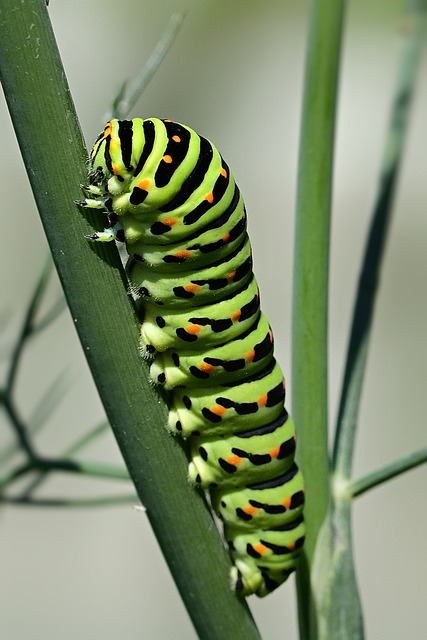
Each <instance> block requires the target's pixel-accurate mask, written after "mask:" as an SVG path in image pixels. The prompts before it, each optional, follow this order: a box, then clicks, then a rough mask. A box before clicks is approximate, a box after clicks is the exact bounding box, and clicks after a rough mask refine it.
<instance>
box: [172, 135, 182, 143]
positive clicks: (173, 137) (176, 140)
mask: <svg viewBox="0 0 427 640" xmlns="http://www.w3.org/2000/svg"><path fill="white" fill-rule="evenodd" d="M172 140H173V141H174V142H181V138H180V137H179V136H172Z"/></svg>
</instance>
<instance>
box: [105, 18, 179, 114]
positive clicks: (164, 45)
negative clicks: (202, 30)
mask: <svg viewBox="0 0 427 640" xmlns="http://www.w3.org/2000/svg"><path fill="white" fill-rule="evenodd" d="M184 18H185V13H173V14H172V16H171V19H170V21H169V24H168V26H167V27H166V29H165V30H164V32H163V33H162V36H161V38H160V40H159V41H158V43H157V44H156V46H155V48H154V50H153V52H152V54H151V55H150V57H149V58H148V60H147V62H146V63H145V64H144V65H143V67H142V69H141V72H140V73H139V74H138V75H137V76H136V77H135V78H132V79H131V80H128V81H127V82H125V83H124V85H123V87H122V89H121V91H120V93H119V95H118V96H117V97H116V98H115V100H114V101H113V104H112V108H111V111H110V112H109V113H108V115H107V117H106V120H110V119H111V118H118V119H119V120H120V119H123V118H126V117H127V116H128V115H129V111H130V110H131V109H132V108H133V107H134V105H135V104H136V102H137V101H138V100H139V98H140V97H141V95H142V94H143V92H144V91H145V89H146V87H147V85H148V83H149V82H150V80H151V78H152V77H153V76H154V74H155V73H156V71H157V69H158V68H159V66H160V64H161V62H162V60H163V58H164V57H165V56H166V54H167V52H168V51H169V49H170V47H171V46H172V44H173V42H174V40H175V38H176V36H177V35H178V31H179V30H180V28H181V25H182V23H183V22H184Z"/></svg>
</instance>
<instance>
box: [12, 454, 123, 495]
mask: <svg viewBox="0 0 427 640" xmlns="http://www.w3.org/2000/svg"><path fill="white" fill-rule="evenodd" d="M33 471H40V472H42V473H46V472H48V471H62V472H65V473H78V474H82V475H85V476H91V477H95V478H107V479H110V480H129V479H130V478H129V473H128V472H127V470H126V469H125V468H123V467H115V466H112V465H108V464H104V463H96V462H80V461H77V460H72V459H68V460H67V459H65V458H60V459H57V460H54V459H49V458H34V459H33V460H31V461H30V462H26V463H25V464H23V465H21V466H20V467H18V468H17V469H14V470H13V471H11V472H9V473H8V474H6V475H5V476H4V477H3V478H1V479H0V490H1V489H4V487H6V486H8V485H9V484H11V483H12V482H14V481H15V480H18V478H22V476H25V475H27V474H28V473H32V472H33Z"/></svg>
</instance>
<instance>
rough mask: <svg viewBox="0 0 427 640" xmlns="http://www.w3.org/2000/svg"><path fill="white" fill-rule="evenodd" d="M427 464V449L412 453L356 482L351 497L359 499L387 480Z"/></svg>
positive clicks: (349, 490) (350, 487)
mask: <svg viewBox="0 0 427 640" xmlns="http://www.w3.org/2000/svg"><path fill="white" fill-rule="evenodd" d="M426 462H427V447H425V448H424V449H420V450H419V451H414V453H410V454H409V455H407V456H404V457H402V458H400V459H399V460H395V461H394V462H391V463H390V464H386V465H384V466H383V467H380V468H379V469H376V470H375V471H372V472H371V473H368V474H366V476H363V477H362V478H359V479H358V480H355V481H354V482H353V483H351V485H350V486H349V489H348V494H349V496H352V497H353V498H357V497H358V496H361V495H362V494H364V493H365V492H366V491H369V489H373V488H374V487H378V486H379V485H381V484H383V483H384V482H387V480H391V479H392V478H395V477H396V476H398V475H400V474H402V473H405V471H410V470H411V469H415V468H416V467H418V466H419V465H420V464H425V463H426Z"/></svg>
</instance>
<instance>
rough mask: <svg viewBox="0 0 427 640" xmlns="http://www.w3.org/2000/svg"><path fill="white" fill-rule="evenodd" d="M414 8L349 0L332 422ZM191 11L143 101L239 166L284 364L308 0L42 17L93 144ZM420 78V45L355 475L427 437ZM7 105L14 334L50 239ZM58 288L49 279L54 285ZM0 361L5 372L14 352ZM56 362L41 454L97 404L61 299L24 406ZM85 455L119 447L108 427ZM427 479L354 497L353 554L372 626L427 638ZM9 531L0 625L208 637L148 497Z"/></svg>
mask: <svg viewBox="0 0 427 640" xmlns="http://www.w3.org/2000/svg"><path fill="white" fill-rule="evenodd" d="M402 6H403V3H402V2H400V1H397V0H387V1H383V2H378V1H377V2H374V3H372V2H369V1H367V0H365V1H363V2H360V1H359V2H354V3H351V5H350V7H349V11H348V15H347V20H346V32H345V42H344V48H343V58H342V69H341V73H342V81H341V91H340V99H339V117H338V128H337V144H336V152H337V154H336V168H335V174H336V182H335V189H334V211H333V235H332V256H331V292H330V302H331V307H330V309H331V310H330V410H331V424H333V421H334V417H335V415H336V408H337V399H338V394H339V389H340V379H341V375H342V369H343V362H344V355H345V349H346V340H347V335H348V328H349V322H350V318H351V312H352V303H353V296H354V289H355V283H356V281H357V274H358V267H359V264H360V260H361V256H362V252H363V245H364V237H365V234H366V228H367V223H368V220H369V215H370V211H371V207H372V202H373V199H374V196H375V192H376V185H377V175H378V167H379V162H380V157H381V151H382V142H383V137H384V131H385V128H386V125H387V118H388V113H389V105H390V96H391V93H392V89H393V80H394V77H395V69H396V61H397V57H398V54H399V51H400V47H401V38H402V33H403V32H404V29H405V24H404V22H402V20H401V10H402ZM184 9H188V13H187V17H186V19H185V22H184V25H183V27H182V28H181V30H180V32H179V34H178V37H177V39H176V41H175V44H174V45H173V48H172V50H171V52H170V53H169V55H168V56H167V58H166V60H165V61H164V62H163V63H162V65H161V67H160V69H159V70H158V72H157V73H156V76H155V77H154V79H153V81H152V82H151V84H150V85H149V87H148V89H147V90H146V92H145V94H144V96H143V98H142V99H141V100H140V102H139V104H138V106H137V107H136V108H135V109H134V110H133V115H138V116H142V117H148V116H159V117H169V118H172V119H174V120H178V121H181V122H183V123H185V124H188V125H190V126H191V127H193V128H194V129H196V130H197V131H198V132H199V133H201V134H203V135H205V136H206V137H208V138H210V139H211V140H213V141H214V143H215V144H216V145H217V146H218V147H219V149H220V150H221V152H222V154H223V155H224V157H225V158H226V159H227V161H228V163H229V164H230V166H231V167H232V168H233V171H234V174H235V176H236V178H237V180H238V183H239V186H240V187H241V189H242V191H243V193H244V195H245V200H246V205H247V208H248V213H249V227H250V233H251V239H252V243H253V247H254V255H255V269H256V273H257V277H258V280H259V282H260V287H261V292H262V299H263V306H264V310H265V311H266V312H267V315H268V317H269V319H270V322H271V324H272V326H273V329H274V331H275V338H276V345H277V346H276V349H277V356H278V359H279V360H280V361H281V363H282V365H283V366H284V369H285V372H286V371H287V372H288V378H289V375H290V301H291V298H290V292H291V278H292V241H293V226H294V220H293V218H294V207H295V182H296V166H297V145H298V133H299V119H300V108H301V97H302V77H303V63H304V46H305V39H306V31H307V18H308V11H309V6H308V3H301V2H298V1H297V0H285V1H284V2H283V0H267V1H266V2H260V1H259V0H258V1H256V0H233V1H232V0H228V1H227V0H217V1H216V2H212V1H209V0H181V1H180V2H178V1H176V0H163V2H161V3H155V4H154V3H151V2H148V1H146V0H139V1H136V0H134V1H130V0H125V1H123V2H121V3H118V2H113V1H112V0H102V1H101V0H92V1H91V2H90V3H88V2H84V0H74V1H73V2H72V3H71V2H65V0H53V1H52V2H51V6H50V14H51V18H52V22H53V26H54V30H55V32H56V36H57V40H58V44H59V48H60V51H61V55H62V58H63V63H64V66H65V70H66V73H67V75H68V80H69V83H70V87H71V91H72V94H73V96H74V100H75V104H76V108H77V111H78V114H79V117H80V121H81V125H82V128H83V131H84V134H85V137H86V140H87V142H88V145H90V144H91V143H92V142H93V140H94V138H95V136H96V135H97V134H98V133H99V131H100V130H101V128H102V127H103V124H104V116H103V114H104V113H105V112H106V110H107V109H108V106H109V104H110V103H111V100H112V98H113V96H114V95H115V94H116V92H117V90H118V88H119V87H120V85H121V83H122V81H123V80H124V79H125V78H128V77H132V76H133V75H134V74H136V73H137V72H138V70H139V69H140V67H141V65H142V64H143V63H144V61H145V60H146V59H147V57H148V56H149V54H150V53H151V51H152V49H153V47H154V46H155V44H156V42H157V40H158V39H159V37H160V35H161V33H162V31H163V29H164V28H165V27H166V25H167V23H168V21H169V18H170V16H171V14H172V13H173V12H174V11H181V10H184ZM426 78H427V68H426V59H425V56H424V64H423V67H422V69H421V78H420V83H419V87H418V91H417V94H416V97H415V103H414V109H413V119H412V124H411V127H410V133H409V139H408V144H407V149H406V154H405V158H404V164H403V168H402V174H401V179H400V183H399V190H398V194H397V199H396V207H395V218H394V221H393V225H392V229H391V233H390V237H389V244H388V248H387V253H386V259H385V264H384V271H383V277H382V281H381V288H380V293H379V298H378V305H377V310H376V315H375V326H374V331H373V336H372V344H371V351H370V357H369V366H368V372H367V379H366V384H365V392H364V398H363V406H362V411H361V416H360V418H361V420H360V433H359V436H358V440H357V452H356V464H355V472H356V475H357V476H359V475H360V474H363V473H365V472H367V471H369V470H372V469H373V468H376V467H377V466H379V465H381V464H384V463H386V462H387V461H390V460H392V459H394V458H396V457H398V456H400V455H401V454H403V453H409V452H410V451H412V450H414V449H416V448H417V447H419V446H422V445H423V446H425V426H424V424H423V422H424V420H423V418H424V416H425V414H426V411H427V394H426V393H425V390H424V387H425V382H426V373H425V362H426V361H427V344H426V340H425V326H426V319H427V304H426V282H425V273H426V268H427V255H426V251H425V248H424V247H425V240H426V231H427V220H426V216H425V208H426V202H427V181H426V180H425V177H424V176H425V149H426V146H427V135H426V127H425V117H424V114H425V112H426V104H427V89H426ZM0 118H1V132H2V133H1V141H2V153H1V154H0V165H1V168H0V180H1V187H0V188H1V193H2V213H1V215H2V230H3V234H2V235H3V242H2V252H1V262H0V264H1V272H2V284H1V305H0V312H3V311H5V310H9V311H10V314H11V315H10V317H9V322H8V323H7V324H6V326H5V327H4V329H3V331H2V336H1V342H0V346H1V347H3V346H4V345H7V344H10V343H11V342H12V341H13V339H14V337H15V336H16V333H17V331H18V330H19V326H20V322H21V319H22V314H23V310H24V308H25V304H26V301H27V300H28V298H29V295H30V292H31V290H32V288H33V286H34V283H35V280H36V277H37V273H38V271H39V269H40V268H41V266H42V264H43V261H44V256H45V255H46V252H47V245H46V241H45V239H44V235H43V231H42V228H41V224H40V221H39V218H38V216H37V212H36V210H35V206H34V202H33V199H32V195H31V191H30V188H29V186H28V182H27V177H26V174H25V171H24V167H23V164H22V160H21V159H20V155H19V150H18V147H17V144H16V141H15V138H14V134H13V130H12V127H11V124H10V120H9V116H8V113H7V109H6V106H5V103H4V100H2V101H1V103H0ZM76 215H79V214H78V212H77V210H76ZM57 286H58V285H57V284H56V285H53V286H52V291H51V297H52V298H54V297H55V287H57ZM0 365H2V371H3V370H4V366H3V365H4V363H3V362H1V363H0ZM64 368H65V369H69V370H71V372H72V373H73V374H74V377H75V382H74V384H73V385H72V387H71V388H70V391H69V393H68V394H67V396H66V398H65V400H64V401H63V402H62V403H61V405H60V406H59V407H58V409H57V411H56V412H55V413H54V414H53V415H52V417H51V418H50V419H49V422H48V423H47V425H46V428H45V429H44V430H43V431H42V432H41V434H40V435H39V436H38V438H37V446H38V450H39V451H40V452H44V453H45V454H46V455H56V454H57V453H58V452H59V451H61V450H62V449H64V448H65V447H66V446H67V444H69V443H70V442H72V441H74V440H75V439H76V437H77V436H78V435H79V434H83V433H85V431H87V430H88V429H89V427H91V426H93V425H94V424H96V423H97V422H98V421H99V420H101V419H102V416H103V413H102V407H101V405H100V402H99V400H98V397H97V393H96V391H95V388H94V385H93V383H92V381H91V378H90V374H89V373H88V370H87V367H86V363H85V360H84V357H83V353H82V351H81V348H80V346H79V343H78V341H77V337H76V335H75V332H74V328H73V326H72V322H71V318H70V316H69V314H68V312H65V313H63V315H62V316H61V318H60V319H59V320H58V321H57V322H56V323H55V324H54V325H53V326H52V327H51V329H50V330H49V331H48V332H45V333H44V334H43V335H42V336H40V337H39V338H37V340H35V341H34V342H33V343H32V344H31V348H29V349H28V350H27V351H26V353H25V358H24V361H23V367H22V368H21V370H20V378H19V387H18V393H17V397H16V400H17V403H18V406H19V408H20V410H21V412H22V414H23V416H29V415H30V414H31V411H32V409H33V408H34V406H35V405H36V404H37V401H38V399H39V398H40V397H41V395H42V394H43V391H44V390H45V389H46V388H47V387H48V385H49V383H50V382H51V381H52V379H54V378H55V376H57V375H59V373H60V372H61V371H62V370H63V369H64ZM289 382H290V381H289ZM288 386H289V385H288ZM0 420H1V421H2V422H1V431H0V445H4V444H6V443H7V442H9V441H10V439H11V435H12V434H11V433H10V429H9V426H8V424H7V422H6V421H5V420H3V416H2V415H0ZM153 455H155V452H153ZM85 456H86V457H87V459H90V460H99V461H102V460H110V461H112V462H117V463H119V462H120V456H119V453H118V451H117V447H116V444H115V442H114V440H113V438H112V436H111V435H110V434H107V435H105V436H104V437H103V438H102V439H100V440H99V442H97V443H96V445H93V446H92V447H91V448H90V449H89V450H88V451H87V452H86V453H85ZM159 464H161V461H160V459H159ZM425 487H426V469H425V467H420V468H419V469H417V470H415V471H413V472H411V473H409V474H407V475H405V476H403V477H402V478H400V479H398V480H395V481H394V482H391V483H389V484H388V485H386V486H383V487H381V488H379V489H377V490H374V491H373V492H372V493H370V494H368V495H366V496H363V497H361V498H360V499H359V500H358V501H357V503H356V506H355V513H354V536H355V548H356V567H357V573H358V576H359V583H360V589H361V593H362V602H363V606H364V611H365V618H366V620H365V622H366V628H367V637H369V638H387V639H388V640H401V639H402V638H403V637H408V638H413V639H418V638H420V639H421V638H424V637H425V634H426V624H425V611H424V609H425V604H426V594H427V591H426V579H425V576H426V575H427V557H426V553H425V538H426V535H425V532H426V526H427V512H426V506H425V499H424V494H425ZM123 489H124V487H123V485H118V483H106V482H104V481H95V480H91V481H89V480H86V479H78V478H76V477H69V476H68V477H66V476H60V475H55V476H54V477H52V479H51V480H50V481H49V482H47V483H46V485H45V487H44V489H43V491H42V492H41V494H40V495H45V496H57V497H63V496H69V497H74V496H76V495H98V494H99V493H100V492H101V491H105V492H106V493H107V492H108V493H111V492H114V491H116V492H121V493H123ZM0 536H1V545H0V619H1V629H2V637H3V638H5V639H7V640H22V639H26V638H31V639H38V638H43V639H44V640H53V639H57V638H61V640H68V639H71V638H73V639H74V638H75V637H79V636H80V637H83V638H91V639H92V638H93V639H94V640H96V639H98V638H103V640H113V639H116V638H118V637H121V638H125V639H126V640H133V639H135V640H136V639H137V638H150V639H153V640H166V639H169V638H175V639H178V640H181V639H182V640H184V639H185V640H191V639H193V638H195V637H196V636H195V633H194V631H193V629H192V626H191V624H190V622H189V620H188V617H187V614H186V612H185V610H184V608H183V606H182V604H181V601H180V598H179V596H178V594H177V592H176V590H175V587H174V584H173V582H172V580H171V577H170V575H169V572H168V569H167V567H166V566H165V563H164V561H163V559H162V557H161V554H160V552H159V549H158V547H157V544H156V541H155V539H154V537H153V535H152V533H151V530H150V527H149V525H148V522H147V520H146V518H145V516H144V514H143V512H141V511H138V510H135V509H133V508H132V507H130V506H129V507H127V506H122V507H115V508H110V509H93V510H89V509H87V510H83V509H81V510H77V509H76V510H72V509H69V510H66V509H57V510H56V509H50V510H48V509H41V508H31V507H21V508H20V507H11V506H8V507H4V506H3V508H2V509H1V511H0ZM190 543H191V541H190ZM292 582H293V581H292V580H290V581H289V584H287V585H286V586H284V587H282V588H281V589H280V590H278V591H277V592H276V593H274V594H273V595H271V596H269V597H268V598H267V599H265V600H262V601H260V600H257V599H255V598H252V599H251V600H250V604H251V608H252V610H253V612H254V615H255V617H256V620H257V622H258V623H259V626H260V630H261V632H262V634H263V638H264V639H265V640H279V639H282V638H287V640H295V639H296V638H297V630H296V621H295V601H294V595H293V585H292ZM226 587H227V585H225V587H224V588H226Z"/></svg>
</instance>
